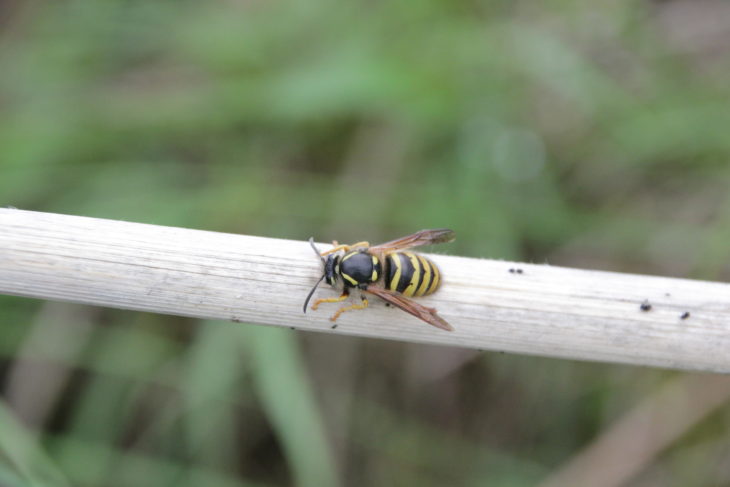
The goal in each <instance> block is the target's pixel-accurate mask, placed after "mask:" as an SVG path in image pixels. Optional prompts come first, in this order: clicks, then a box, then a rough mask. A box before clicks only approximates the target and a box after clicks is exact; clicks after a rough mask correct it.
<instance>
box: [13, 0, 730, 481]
mask: <svg viewBox="0 0 730 487" xmlns="http://www.w3.org/2000/svg"><path fill="white" fill-rule="evenodd" d="M722 19H725V20H730V10H729V9H728V5H727V3H725V2H722V1H703V2H690V1H682V0H674V1H662V2H647V1H631V0H620V1H615V2H589V3H585V2H577V1H570V0H568V1H559V2H544V3H534V2H502V1H497V0H492V1H489V0H484V1H471V2H464V1H460V2H446V1H436V0H415V1H409V2H364V1H363V2H334V1H328V0H316V1H311V2H297V1H294V0H280V1H273V2H261V1H257V0H250V1H245V0H225V1H223V0H218V1H213V2H203V3H201V2H191V1H180V2H169V1H164V0H156V1H152V0H146V1H132V0H124V1H122V0H105V1H95V2H92V1H80V0H66V1H63V2H40V1H31V2H20V1H17V0H6V1H0V147H1V148H2V151H1V152H0V204H2V205H12V206H16V207H19V208H24V209H34V210H40V211H51V212H59V213H70V214H78V215H88V216H96V217H103V218H111V219H122V220H130V221H138V222H147V223H156V224H163V225H177V226H185V227H192V228H200V229H208V230H216V231H225V232H235V233H246V234H254V235H265V236H270V237H283V238H291V239H304V238H308V237H309V236H310V235H314V236H315V237H316V238H317V239H320V240H330V239H338V240H340V241H357V240H361V239H369V240H370V241H377V240H380V239H383V240H386V239H390V238H394V237H398V236H401V235H405V234H407V233H410V232H412V231H415V230H418V229H421V228H428V227H450V228H453V229H455V230H456V232H457V234H458V241H457V242H456V243H454V244H452V245H450V246H449V248H448V249H444V250H443V251H448V252H453V253H456V254H460V255H468V256H476V257H490V258H498V259H520V260H527V261H534V262H549V263H551V264H554V265H567V266H575V267H584V268H598V269H609V270H616V271H628V272H638V273H650V274H660V275H670V276H678V277H691V278H702V279H712V280H727V279H728V277H729V276H730V267H729V266H728V262H729V260H728V257H729V254H730V246H729V245H728V241H729V239H730V192H728V184H729V183H730V165H729V164H728V161H729V160H730V137H728V135H727V129H728V127H730V107H729V106H728V100H730V83H729V81H730V55H729V54H730V49H728V46H730V29H728V27H727V26H728V25H730V22H724V23H723V21H722ZM439 251H441V249H439ZM0 258H1V255H0ZM300 298H303V297H296V299H300ZM0 351H1V353H2V355H1V356H0V357H1V359H2V361H1V362H0V364H1V365H2V367H1V368H0V370H2V372H3V374H2V376H1V377H2V379H3V380H2V382H1V383H0V387H1V389H0V390H1V391H2V398H3V399H4V401H3V402H2V403H0V405H1V407H0V484H1V485H7V486H31V485H32V486H65V485H74V486H110V487H111V486H127V485H129V486H147V485H149V486H163V485H175V486H184V485H191V486H192V485H196V486H197V485H205V486H244V485H257V486H274V485H303V486H310V485H311V486H315V485H316V486H328V485H337V484H341V485H353V486H358V485H419V486H429V485H434V486H436V485H438V486H441V485H498V486H523V485H525V486H526V485H534V484H536V483H538V482H539V481H540V480H541V479H543V478H545V477H546V476H547V475H548V474H550V472H552V471H554V470H555V469H556V468H558V467H559V466H560V465H562V464H563V463H564V462H566V461H568V460H569V459H571V458H572V457H573V455H575V454H576V453H577V452H578V451H580V449H581V448H582V447H583V446H585V445H586V444H588V443H589V442H590V441H591V440H592V439H594V438H596V437H597V436H598V435H600V434H601V433H602V432H604V431H606V428H608V427H609V426H610V425H611V423H612V421H614V420H615V419H617V418H619V417H621V415H622V414H623V413H624V412H626V411H628V410H630V409H631V408H632V407H633V406H634V405H635V404H637V403H638V402H639V401H641V400H642V399H643V398H644V397H645V395H647V394H650V393H651V392H652V391H654V390H655V389H656V388H657V386H658V385H660V384H662V383H664V382H665V381H668V380H674V379H676V378H677V377H681V374H675V373H668V372H662V371H657V370H651V369H637V368H631V367H623V366H615V365H600V364H590V363H577V362H570V361H560V360H548V359H541V358H530V357H518V356H507V355H499V354H493V353H482V354H476V353H473V352H470V351H462V350H451V349H442V348H432V347H425V346H414V345H405V344H397V343H387V342H380V341H375V340H364V339H354V338H342V337H337V336H329V335H325V334H311V335H310V334H306V333H299V332H294V331H290V330H279V329H270V328H264V327H250V326H241V325H236V324H232V323H207V322H206V323H201V322H196V321H193V320H189V319H184V318H179V317H165V316H153V315H148V314H144V313H133V312H123V311H116V310H102V309H92V308H87V307H82V306H76V305H71V304H60V303H41V302H38V301H34V300H28V299H21V298H12V297H0ZM666 407H667V408H672V407H679V406H676V405H672V404H668V405H666ZM729 424H730V408H722V410H720V411H718V412H717V413H716V414H713V415H712V416H711V417H709V418H707V419H705V420H703V421H702V422H701V424H700V425H698V427H697V430H696V431H695V430H693V431H692V432H691V433H689V432H688V434H687V435H684V436H682V437H681V438H680V439H679V441H678V442H676V443H675V444H673V445H671V449H670V450H669V451H666V452H663V453H662V454H660V455H659V456H658V457H657V458H651V459H650V463H649V464H647V465H646V468H645V469H644V470H643V471H642V473H641V474H640V476H639V477H637V478H636V479H634V482H636V484H632V485H672V486H673V485H677V486H679V485H727V484H728V483H730V472H729V471H728V469H727V461H726V460H727V451H728V444H727V442H726V441H727V440H726V439H723V438H727V435H728V430H729V427H728V425H729ZM723 458H724V459H725V461H724V462H723V461H722V459H723ZM642 482H645V483H646V484H644V483H642Z"/></svg>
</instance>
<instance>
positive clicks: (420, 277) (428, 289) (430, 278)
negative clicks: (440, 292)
mask: <svg viewBox="0 0 730 487" xmlns="http://www.w3.org/2000/svg"><path fill="white" fill-rule="evenodd" d="M385 262H386V267H387V269H388V272H387V275H386V276H385V287H386V288H387V289H390V290H391V291H396V292H399V293H401V294H403V295H404V296H415V297H418V296H425V295H427V294H431V293H432V292H434V291H436V289H438V287H439V284H440V283H441V274H440V273H439V270H438V267H436V264H434V263H433V262H431V261H430V260H429V259H427V258H425V257H423V256H422V255H418V254H414V253H413V252H393V253H390V254H387V255H386V256H385Z"/></svg>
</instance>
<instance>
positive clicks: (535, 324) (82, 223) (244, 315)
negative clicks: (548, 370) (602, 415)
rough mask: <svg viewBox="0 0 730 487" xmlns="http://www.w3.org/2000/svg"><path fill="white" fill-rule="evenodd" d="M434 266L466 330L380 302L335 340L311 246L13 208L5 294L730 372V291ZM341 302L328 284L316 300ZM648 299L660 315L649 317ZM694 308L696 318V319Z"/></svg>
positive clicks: (536, 270)
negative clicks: (309, 307) (309, 299)
mask: <svg viewBox="0 0 730 487" xmlns="http://www.w3.org/2000/svg"><path fill="white" fill-rule="evenodd" d="M320 246H321V247H322V248H323V249H324V248H328V247H327V246H326V245H324V244H320ZM444 250H448V247H447V246H444ZM428 257H429V258H431V259H433V261H434V262H436V263H437V264H438V265H439V267H440V268H441V272H442V274H443V279H444V281H443V285H442V287H441V289H440V290H439V291H438V292H437V293H436V294H434V295H432V296H428V297H425V298H421V299H420V302H421V303H423V304H425V305H426V306H433V307H436V308H437V309H438V310H439V314H441V315H442V316H443V317H444V318H445V319H446V320H447V321H449V322H450V323H451V324H452V325H453V326H454V328H455V329H456V331H454V332H445V331H441V330H438V329H436V328H434V327H431V326H429V325H426V324H424V323H422V322H420V321H419V320H417V319H416V318H414V317H412V316H410V315H408V314H406V313H404V312H402V311H400V310H397V309H394V308H387V307H385V306H384V304H382V303H380V302H375V300H372V301H373V305H371V308H370V309H368V310H365V311H358V312H351V313H345V314H344V315H342V317H341V318H340V319H339V320H338V325H339V326H338V327H337V329H335V330H333V329H331V327H330V326H331V322H330V321H329V320H328V318H329V316H330V315H331V314H332V313H333V312H334V311H335V309H336V305H330V306H327V305H323V306H322V307H320V309H319V310H318V311H316V312H312V311H310V312H308V313H307V314H306V315H304V314H302V303H303V301H304V298H305V297H306V295H307V292H308V291H309V289H310V288H311V286H312V285H313V284H314V283H315V282H316V281H317V279H318V278H319V276H320V275H321V263H320V261H319V260H318V259H317V258H316V257H315V255H314V253H313V252H312V249H311V248H310V247H309V244H308V243H307V242H303V241H293V240H280V239H271V238H262V237H252V236H246V235H233V234H225V233H216V232H207V231H201V230H190V229H184V228H173V227H163V226H156V225H147V224H140V223H130V222H122V221H113V220H102V219H97V218H86V217H78V216H68V215H58V214H50V213H38V212H30V211H22V210H17V209H0V292H2V293H5V294H12V295H19V296H29V297H34V298H39V299H48V300H62V301H72V302H77V303H86V304H91V305H97V306H108V307H113V308H124V309H133V310H142V311H151V312H155V313H165V314H173V315H182V316H192V317H199V318H214V319H222V320H232V321H236V322H250V323H262V324H268V325H279V326H288V327H296V328H297V329H303V330H314V331H323V332H328V333H341V334H348V335H359V336H367V337H378V338H388V339H394V340H404V341H409V342H421V343H433V344H443V345H453V346H459V347H468V348H475V349H483V350H498V351H506V352H514V353H524V354H533V355H543V356H550V357H564V358H571V359H584V360H593V361H603V362H617V363H629V364H639V365H649V366H658V367H667V368H676V369H694V370H705V371H715V372H729V371H730V354H728V350H730V285H728V284H725V283H716V282H704V281H693V280H687V279H672V278H663V277H651V276H642V275H631V274H619V273H611V272H598V271H590V270H578V269H568V268H561V267H552V266H548V265H533V264H522V263H519V264H518V263H513V262H506V261H496V260H488V259H473V258H464V257H452V256H445V255H433V254H429V255H428ZM510 269H512V270H513V272H510ZM516 269H519V270H521V273H520V272H514V270H516ZM334 294H335V293H334V291H333V290H332V289H331V288H328V287H327V286H326V285H323V286H322V287H321V288H320V289H319V290H318V291H317V293H316V295H315V297H317V296H319V297H322V296H330V295H334ZM645 301H646V302H647V303H648V304H650V305H651V307H650V309H648V310H646V311H642V310H641V309H640V307H641V304H642V303H643V302H645ZM645 308H646V307H645ZM686 312H689V317H686V318H682V316H683V314H684V313H686Z"/></svg>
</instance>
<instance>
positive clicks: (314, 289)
mask: <svg viewBox="0 0 730 487" xmlns="http://www.w3.org/2000/svg"><path fill="white" fill-rule="evenodd" d="M324 276H325V274H322V277H320V278H319V281H317V284H315V285H314V287H313V288H312V290H311V291H309V294H308V295H307V299H305V300H304V308H303V309H304V313H305V314H306V312H307V305H308V304H309V300H310V299H312V295H313V294H314V291H316V290H317V286H319V283H320V282H322V279H324Z"/></svg>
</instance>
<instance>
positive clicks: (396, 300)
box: [364, 285, 454, 331]
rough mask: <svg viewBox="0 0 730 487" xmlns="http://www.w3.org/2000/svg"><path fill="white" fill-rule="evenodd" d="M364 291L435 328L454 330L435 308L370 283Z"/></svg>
mask: <svg viewBox="0 0 730 487" xmlns="http://www.w3.org/2000/svg"><path fill="white" fill-rule="evenodd" d="M364 291H365V292H368V293H371V294H374V295H376V296H377V297H379V298H380V299H382V300H384V301H387V302H388V303H390V304H392V305H393V306H395V307H397V308H400V309H402V310H403V311H405V312H406V313H410V314H412V315H413V316H415V317H416V318H419V319H421V320H423V321H425V322H426V323H428V324H429V325H433V326H435V327H436V328H441V329H442V330H446V331H454V328H453V327H452V326H451V325H450V324H448V323H447V322H446V320H444V319H443V318H441V317H440V316H439V315H438V314H437V313H436V310H435V309H434V308H427V307H425V306H423V305H421V304H418V303H416V302H415V301H413V300H411V299H408V298H406V297H405V296H403V295H402V294H398V293H396V292H393V291H390V290H388V289H384V288H382V287H379V286H372V285H370V286H368V288H367V289H364Z"/></svg>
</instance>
